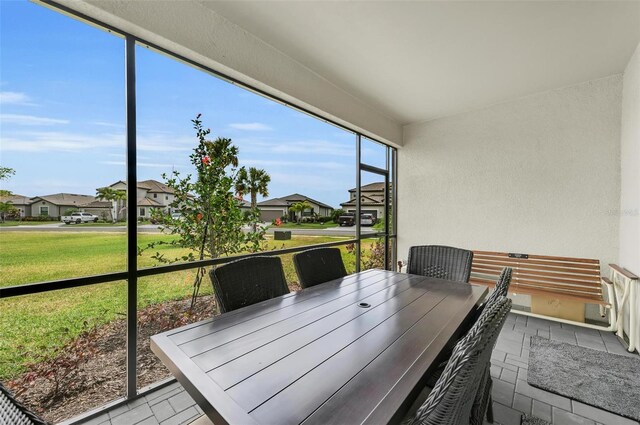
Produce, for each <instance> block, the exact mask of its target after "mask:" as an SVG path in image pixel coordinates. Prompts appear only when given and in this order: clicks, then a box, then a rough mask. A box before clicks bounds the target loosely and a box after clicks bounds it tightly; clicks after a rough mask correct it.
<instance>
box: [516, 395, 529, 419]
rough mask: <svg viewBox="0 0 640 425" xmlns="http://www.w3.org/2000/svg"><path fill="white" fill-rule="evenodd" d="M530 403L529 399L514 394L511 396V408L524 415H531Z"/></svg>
mask: <svg viewBox="0 0 640 425" xmlns="http://www.w3.org/2000/svg"><path fill="white" fill-rule="evenodd" d="M531 402H532V400H531V398H530V397H527V396H526V395H522V394H517V393H516V394H515V395H514V396H513V405H512V406H511V407H513V408H514V409H516V410H518V411H520V412H522V413H524V414H526V415H531Z"/></svg>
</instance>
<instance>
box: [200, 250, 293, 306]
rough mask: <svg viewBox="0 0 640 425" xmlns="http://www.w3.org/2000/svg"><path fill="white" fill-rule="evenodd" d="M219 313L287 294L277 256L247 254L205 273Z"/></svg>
mask: <svg viewBox="0 0 640 425" xmlns="http://www.w3.org/2000/svg"><path fill="white" fill-rule="evenodd" d="M209 276H210V277H211V283H212V284H213V293H214V294H215V297H216V300H217V301H218V306H219V307H220V312H221V313H226V312H228V311H232V310H236V309H238V308H241V307H245V306H248V305H251V304H256V303H259V302H261V301H265V300H268V299H271V298H275V297H279V296H280V295H285V294H288V293H289V287H288V286H287V281H286V279H285V277H284V271H283V270H282V261H280V258H279V257H266V256H259V257H250V258H245V259H242V260H237V261H232V262H230V263H227V264H224V265H222V266H219V267H216V268H214V269H213V270H211V271H210V272H209Z"/></svg>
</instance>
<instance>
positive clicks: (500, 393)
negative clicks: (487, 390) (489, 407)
mask: <svg viewBox="0 0 640 425" xmlns="http://www.w3.org/2000/svg"><path fill="white" fill-rule="evenodd" d="M514 391H515V385H514V384H510V383H508V382H505V381H501V380H500V379H494V380H493V391H491V396H492V397H493V400H494V401H496V402H498V403H501V404H504V405H505V406H511V403H513V394H514Z"/></svg>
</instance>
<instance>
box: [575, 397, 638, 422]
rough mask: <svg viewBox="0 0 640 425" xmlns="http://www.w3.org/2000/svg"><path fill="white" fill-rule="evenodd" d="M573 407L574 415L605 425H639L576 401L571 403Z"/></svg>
mask: <svg viewBox="0 0 640 425" xmlns="http://www.w3.org/2000/svg"><path fill="white" fill-rule="evenodd" d="M571 407H572V411H573V413H576V414H578V415H580V416H584V417H585V418H589V419H593V420H594V421H598V422H600V423H603V424H605V425H638V422H636V421H633V420H631V419H627V418H623V417H622V416H618V415H615V414H613V413H610V412H607V411H604V410H602V409H598V408H597V407H593V406H589V405H587V404H584V403H580V402H578V401H575V400H572V401H571Z"/></svg>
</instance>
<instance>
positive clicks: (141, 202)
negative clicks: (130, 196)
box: [137, 198, 164, 208]
mask: <svg viewBox="0 0 640 425" xmlns="http://www.w3.org/2000/svg"><path fill="white" fill-rule="evenodd" d="M137 205H138V206H139V207H159V208H164V205H162V204H161V203H160V202H157V201H154V200H153V199H151V198H140V199H138V201H137Z"/></svg>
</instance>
